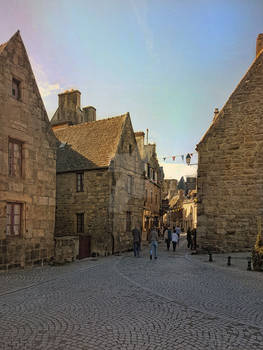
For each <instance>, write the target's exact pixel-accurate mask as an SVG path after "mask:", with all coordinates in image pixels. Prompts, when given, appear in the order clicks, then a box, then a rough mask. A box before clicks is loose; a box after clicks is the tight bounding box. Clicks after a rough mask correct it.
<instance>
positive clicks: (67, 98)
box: [58, 89, 81, 111]
mask: <svg viewBox="0 0 263 350" xmlns="http://www.w3.org/2000/svg"><path fill="white" fill-rule="evenodd" d="M80 95H81V93H80V91H79V90H74V89H71V90H66V91H65V92H62V93H61V94H59V95H58V106H59V108H60V109H62V110H68V111H76V110H77V109H80Z"/></svg>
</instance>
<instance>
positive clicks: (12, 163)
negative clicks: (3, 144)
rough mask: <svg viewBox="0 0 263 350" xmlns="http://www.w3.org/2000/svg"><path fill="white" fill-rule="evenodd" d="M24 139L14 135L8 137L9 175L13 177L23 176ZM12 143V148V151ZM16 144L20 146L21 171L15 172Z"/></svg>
mask: <svg viewBox="0 0 263 350" xmlns="http://www.w3.org/2000/svg"><path fill="white" fill-rule="evenodd" d="M23 144H24V142H23V141H20V140H17V139H14V138H12V137H9V138H8V175H9V176H12V177H22V175H23ZM10 145H12V146H11V147H12V149H11V152H10ZM14 145H18V146H19V163H20V164H19V171H18V172H15V150H14Z"/></svg>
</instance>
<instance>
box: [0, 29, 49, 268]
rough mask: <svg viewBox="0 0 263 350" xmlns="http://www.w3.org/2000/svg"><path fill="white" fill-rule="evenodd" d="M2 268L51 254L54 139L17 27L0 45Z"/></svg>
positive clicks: (0, 220) (0, 232) (31, 262)
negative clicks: (9, 37) (11, 35)
mask: <svg viewBox="0 0 263 350" xmlns="http://www.w3.org/2000/svg"><path fill="white" fill-rule="evenodd" d="M0 101H1V104H0V122H1V128H0V164H1V166H0V268H4V267H7V266H8V267H11V266H25V265H27V264H30V265H31V264H33V263H37V262H40V261H43V260H49V259H50V258H52V257H53V256H54V223H55V196H56V147H55V145H56V139H55V136H54V134H53V132H52V130H51V126H50V123H49V120H48V117H47V113H46V110H45V107H44V105H43V102H42V99H41V96H40V93H39V90H38V87H37V84H36V81H35V78H34V74H33V72H32V68H31V65H30V62H29V59H28V56H27V53H26V49H25V47H24V44H23V42H22V39H21V36H20V34H19V31H18V32H17V33H16V34H15V35H14V36H13V37H12V38H11V39H10V40H9V41H8V42H6V43H5V44H2V45H0Z"/></svg>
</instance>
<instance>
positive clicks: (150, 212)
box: [135, 131, 163, 240]
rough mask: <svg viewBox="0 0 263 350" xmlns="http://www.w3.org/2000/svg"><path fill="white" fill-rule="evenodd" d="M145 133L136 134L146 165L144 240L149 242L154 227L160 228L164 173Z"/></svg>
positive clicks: (154, 148)
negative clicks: (149, 235)
mask: <svg viewBox="0 0 263 350" xmlns="http://www.w3.org/2000/svg"><path fill="white" fill-rule="evenodd" d="M144 136H145V134H144V132H142V131H139V132H136V133H135V137H136V141H137V145H138V148H139V151H140V155H141V158H142V160H143V163H144V174H145V194H144V211H143V226H142V228H143V230H142V239H143V240H147V238H148V234H149V230H150V228H151V226H152V225H156V226H158V227H160V224H161V222H160V219H161V185H162V182H163V171H162V168H160V166H159V163H158V159H157V154H156V145H155V144H147V145H145V144H144Z"/></svg>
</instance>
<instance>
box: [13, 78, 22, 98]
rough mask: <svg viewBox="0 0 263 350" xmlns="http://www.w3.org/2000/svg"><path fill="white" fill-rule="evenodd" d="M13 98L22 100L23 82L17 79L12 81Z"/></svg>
mask: <svg viewBox="0 0 263 350" xmlns="http://www.w3.org/2000/svg"><path fill="white" fill-rule="evenodd" d="M12 96H13V97H14V98H15V99H16V100H20V99H21V82H20V81H19V80H17V79H15V78H13V79H12Z"/></svg>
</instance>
